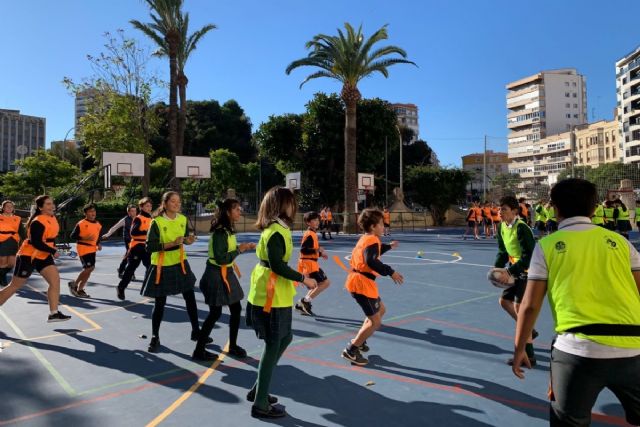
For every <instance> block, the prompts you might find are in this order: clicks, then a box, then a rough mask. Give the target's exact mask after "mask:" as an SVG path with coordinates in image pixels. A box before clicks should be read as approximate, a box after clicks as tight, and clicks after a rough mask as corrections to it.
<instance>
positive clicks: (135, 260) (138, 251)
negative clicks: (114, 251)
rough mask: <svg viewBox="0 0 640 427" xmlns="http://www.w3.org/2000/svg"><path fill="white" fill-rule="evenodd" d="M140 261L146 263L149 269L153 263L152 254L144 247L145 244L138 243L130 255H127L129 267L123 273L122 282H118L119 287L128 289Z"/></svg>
mask: <svg viewBox="0 0 640 427" xmlns="http://www.w3.org/2000/svg"><path fill="white" fill-rule="evenodd" d="M140 263H142V264H144V266H145V267H146V268H147V269H149V266H150V265H151V255H150V254H149V252H147V251H146V250H145V248H144V245H136V246H134V248H133V249H131V250H130V251H129V256H127V268H125V269H124V273H123V274H122V279H121V280H120V283H118V288H120V289H126V288H127V286H129V282H131V278H132V277H133V274H134V273H135V272H136V269H137V268H138V266H140Z"/></svg>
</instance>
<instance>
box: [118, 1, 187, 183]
mask: <svg viewBox="0 0 640 427" xmlns="http://www.w3.org/2000/svg"><path fill="white" fill-rule="evenodd" d="M145 1H146V3H147V5H148V6H149V9H150V13H149V15H150V17H151V20H152V21H153V22H150V23H146V24H143V23H142V22H140V21H138V20H135V19H134V20H131V21H130V23H131V25H133V27H134V28H136V29H138V30H140V31H141V32H142V33H144V34H145V35H146V36H147V37H149V38H150V39H151V40H152V41H153V42H154V43H155V44H156V45H157V46H158V51H159V52H161V53H164V52H166V55H167V56H168V57H169V120H168V124H169V146H170V147H171V160H172V161H173V163H174V165H175V158H176V156H179V155H180V154H182V153H181V152H180V151H178V149H179V147H178V52H179V51H180V46H181V45H182V32H181V19H183V17H182V10H181V9H182V0H145ZM174 176H175V168H174ZM173 182H175V183H178V182H179V180H177V179H176V180H173Z"/></svg>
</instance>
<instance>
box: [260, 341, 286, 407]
mask: <svg viewBox="0 0 640 427" xmlns="http://www.w3.org/2000/svg"><path fill="white" fill-rule="evenodd" d="M291 340H293V333H292V332H289V334H288V335H287V336H285V337H284V338H281V339H280V341H278V342H276V343H268V342H266V341H265V347H264V352H263V353H262V358H261V359H260V365H259V366H258V379H257V380H256V384H255V385H254V387H255V388H256V400H255V402H254V406H256V407H258V408H260V409H263V410H267V409H268V408H269V400H268V398H269V383H271V375H272V374H273V369H274V368H275V367H276V365H277V364H278V360H280V357H281V356H282V354H283V353H284V352H285V350H286V349H287V347H288V346H289V344H291Z"/></svg>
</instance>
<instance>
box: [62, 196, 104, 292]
mask: <svg viewBox="0 0 640 427" xmlns="http://www.w3.org/2000/svg"><path fill="white" fill-rule="evenodd" d="M82 210H83V211H84V219H81V220H80V221H78V223H77V224H76V226H75V227H74V228H73V231H72V232H71V239H73V240H75V241H76V242H77V243H76V246H77V251H78V255H79V257H80V263H81V264H82V271H81V272H80V274H78V277H77V278H76V280H71V281H69V292H71V295H73V296H76V297H79V298H90V296H89V294H87V293H86V292H85V290H84V288H85V287H86V286H87V282H88V281H89V278H90V277H91V273H92V272H93V270H94V269H95V268H96V252H97V251H99V250H102V246H101V245H100V233H101V232H102V225H100V223H99V222H98V221H97V220H96V205H95V204H93V203H90V204H88V205H86V206H85V207H84V208H83V209H82Z"/></svg>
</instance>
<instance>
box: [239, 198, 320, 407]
mask: <svg viewBox="0 0 640 427" xmlns="http://www.w3.org/2000/svg"><path fill="white" fill-rule="evenodd" d="M297 210H298V203H297V202H296V198H295V196H294V194H293V193H292V192H291V190H289V189H287V188H283V187H273V188H271V189H270V190H269V191H267V193H266V194H265V195H264V198H263V199H262V202H261V203H260V209H259V211H258V220H257V222H256V227H257V228H258V229H259V230H261V231H262V234H261V235H260V241H259V242H258V246H257V247H256V255H257V257H258V260H259V262H258V264H257V265H256V266H255V267H254V269H253V271H252V272H251V288H250V290H249V296H248V297H247V311H246V318H247V325H248V326H250V327H252V328H253V330H254V331H255V333H256V336H257V337H258V338H259V339H261V340H264V343H265V346H264V351H263V352H262V357H261V358H260V365H259V366H258V378H257V380H256V383H255V384H254V386H253V387H252V388H251V390H249V393H247V400H248V401H250V402H254V404H253V406H252V407H251V416H252V417H254V418H279V417H284V416H285V415H286V414H287V413H286V411H285V410H284V409H282V408H280V407H276V406H273V404H275V403H276V402H277V398H275V397H274V396H270V395H269V385H270V384H271V376H272V374H273V370H274V368H275V367H276V365H277V364H278V361H279V360H280V357H281V356H282V354H283V353H284V351H285V350H286V349H287V347H288V346H289V344H290V343H291V340H292V339H293V332H292V329H291V328H292V325H291V323H292V318H293V315H292V310H293V298H294V296H295V294H296V290H295V286H294V283H295V282H301V283H303V284H304V285H305V286H306V287H307V288H309V289H313V288H315V287H316V285H317V283H316V281H315V279H313V278H311V277H309V276H307V275H304V274H302V273H299V272H298V271H296V270H294V269H292V268H291V267H289V265H287V263H288V262H289V260H290V259H291V255H292V253H293V239H292V237H291V229H290V227H291V225H292V224H293V219H294V218H295V215H296V211H297Z"/></svg>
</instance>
